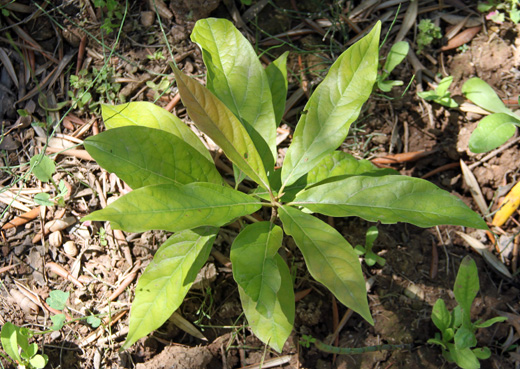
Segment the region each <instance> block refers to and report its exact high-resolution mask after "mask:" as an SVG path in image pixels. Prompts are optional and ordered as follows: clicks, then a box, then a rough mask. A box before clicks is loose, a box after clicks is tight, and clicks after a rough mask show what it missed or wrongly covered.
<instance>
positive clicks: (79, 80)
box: [68, 67, 121, 110]
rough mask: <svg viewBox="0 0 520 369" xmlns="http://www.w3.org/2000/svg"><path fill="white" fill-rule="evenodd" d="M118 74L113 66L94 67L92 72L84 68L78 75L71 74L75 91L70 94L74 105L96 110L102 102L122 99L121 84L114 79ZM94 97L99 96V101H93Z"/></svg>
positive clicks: (71, 81) (71, 83) (79, 107)
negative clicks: (119, 93) (120, 94)
mask: <svg viewBox="0 0 520 369" xmlns="http://www.w3.org/2000/svg"><path fill="white" fill-rule="evenodd" d="M116 76H117V74H116V72H115V70H114V68H113V67H103V68H101V69H99V70H98V69H97V68H96V67H92V70H91V72H90V73H89V71H88V70H87V69H82V70H80V71H79V73H78V75H77V76H76V75H71V76H70V85H71V86H72V87H73V88H74V91H68V95H69V97H70V98H71V100H72V102H73V106H74V105H75V107H77V108H78V109H81V110H82V109H85V108H88V109H91V110H94V109H95V108H96V107H97V106H98V105H99V104H100V103H101V102H117V101H120V97H119V96H118V92H119V90H121V84H119V83H117V82H115V81H114V79H115V77H116ZM91 91H93V92H94V93H95V96H93V95H92V93H91ZM93 97H97V98H98V99H99V101H96V102H92V100H93Z"/></svg>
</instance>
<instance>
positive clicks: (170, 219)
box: [82, 182, 261, 232]
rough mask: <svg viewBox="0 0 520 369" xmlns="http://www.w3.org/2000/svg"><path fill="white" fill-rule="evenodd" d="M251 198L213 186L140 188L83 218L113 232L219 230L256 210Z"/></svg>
mask: <svg viewBox="0 0 520 369" xmlns="http://www.w3.org/2000/svg"><path fill="white" fill-rule="evenodd" d="M260 207H261V204H260V203H259V202H258V201H256V200H255V199H254V198H252V197H251V196H248V195H246V194H243V193H241V192H238V191H235V190H233V189H230V188H227V187H222V186H219V185H216V184H213V183H204V182H201V183H189V184H187V185H183V186H178V185H174V184H171V185H170V184H162V185H155V186H147V187H141V188H139V189H137V190H134V191H132V192H130V193H128V194H126V195H125V196H123V197H121V198H119V199H117V200H116V201H114V202H113V203H112V204H110V205H108V206H107V207H106V208H104V209H102V210H98V211H95V212H93V213H91V214H89V215H87V216H86V217H84V218H83V219H82V221H86V220H100V221H110V222H112V227H113V228H114V229H122V230H125V231H127V232H144V231H149V230H152V229H163V230H166V231H170V232H178V231H182V230H185V229H192V228H195V227H200V226H215V227H220V226H223V225H224V224H226V223H228V222H230V221H231V220H233V219H235V218H237V217H240V216H243V215H246V214H251V213H254V212H255V211H257V210H258V209H259V208H260Z"/></svg>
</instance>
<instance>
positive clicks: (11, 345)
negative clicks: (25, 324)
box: [0, 322, 49, 369]
mask: <svg viewBox="0 0 520 369" xmlns="http://www.w3.org/2000/svg"><path fill="white" fill-rule="evenodd" d="M33 335H34V334H33V332H32V331H31V330H30V329H28V328H22V327H18V326H16V325H14V324H13V323H11V322H5V323H4V325H3V326H2V331H1V332H0V341H1V343H2V348H3V349H4V352H5V353H6V354H7V355H8V356H9V358H10V359H11V360H12V362H13V363H15V364H16V365H18V368H38V369H39V368H44V367H45V365H47V362H48V361H49V358H48V357H47V355H45V354H38V345H37V344H36V343H31V344H29V339H30V338H31V337H32V336H33ZM0 355H1V354H0ZM2 356H3V357H4V358H6V359H7V360H9V359H8V358H7V357H6V356H4V355H2Z"/></svg>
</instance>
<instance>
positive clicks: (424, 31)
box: [417, 19, 442, 54]
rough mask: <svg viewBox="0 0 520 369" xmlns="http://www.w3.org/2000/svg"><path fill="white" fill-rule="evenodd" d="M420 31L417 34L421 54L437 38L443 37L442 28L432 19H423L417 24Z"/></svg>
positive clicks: (418, 51) (418, 48)
mask: <svg viewBox="0 0 520 369" xmlns="http://www.w3.org/2000/svg"><path fill="white" fill-rule="evenodd" d="M417 28H419V33H418V34H417V53H418V54H420V53H421V52H422V51H423V50H424V48H426V47H427V46H430V45H431V44H432V42H433V41H434V40H436V39H440V38H442V33H441V29H440V27H439V26H436V25H435V24H433V22H432V21H431V19H422V20H421V21H420V22H419V24H418V25H417Z"/></svg>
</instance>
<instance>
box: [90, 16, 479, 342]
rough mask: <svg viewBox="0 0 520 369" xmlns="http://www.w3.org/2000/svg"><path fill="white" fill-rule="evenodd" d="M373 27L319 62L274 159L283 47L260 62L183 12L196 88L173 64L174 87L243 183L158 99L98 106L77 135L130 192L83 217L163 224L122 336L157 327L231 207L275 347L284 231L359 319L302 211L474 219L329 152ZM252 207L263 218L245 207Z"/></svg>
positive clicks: (345, 121)
mask: <svg viewBox="0 0 520 369" xmlns="http://www.w3.org/2000/svg"><path fill="white" fill-rule="evenodd" d="M380 27H381V25H380V23H377V24H376V26H375V27H374V28H373V30H372V31H371V32H370V33H369V34H367V35H366V36H365V37H364V38H363V39H361V40H359V41H358V42H357V43H355V44H354V45H352V46H351V47H350V48H349V49H348V50H346V51H345V52H344V53H343V54H342V55H341V56H340V57H339V58H338V60H336V62H335V63H334V64H333V65H332V66H331V67H330V69H329V71H328V74H327V76H326V77H325V79H324V80H323V81H322V82H321V84H320V85H319V86H318V87H317V88H316V90H315V91H314V93H313V94H312V96H311V97H310V99H309V101H308V102H307V104H306V106H305V108H304V111H303V112H302V115H301V117H300V120H299V122H298V124H297V126H296V129H295V131H294V134H293V138H292V143H291V145H290V146H289V148H288V150H287V153H286V155H285V158H284V161H283V166H282V168H281V169H275V166H274V164H275V158H276V157H277V148H276V127H277V125H278V124H279V123H280V121H281V119H282V116H283V112H284V107H285V98H286V95H287V70H286V59H287V53H285V54H283V55H281V56H280V57H279V58H278V59H276V60H275V61H274V62H273V63H271V64H270V65H269V66H268V67H267V68H265V69H264V68H263V66H262V65H261V63H260V61H259V59H258V57H257V55H256V53H255V51H254V49H253V47H252V46H251V44H250V43H249V42H248V41H247V40H246V39H245V38H244V37H243V36H242V34H241V33H240V32H239V31H238V30H237V29H236V28H235V27H234V26H233V25H232V23H231V22H229V21H226V20H223V19H203V20H199V21H198V22H197V23H196V25H195V28H194V30H193V34H192V36H191V37H192V40H193V41H194V42H196V43H197V44H198V45H199V46H200V47H201V49H202V56H203V59H204V62H205V64H206V68H207V86H206V87H204V86H203V85H201V84H200V83H199V82H197V81H196V80H194V79H192V78H190V77H188V76H186V75H184V74H183V73H182V72H181V71H180V70H178V69H177V68H176V67H173V69H174V74H175V78H176V81H177V86H178V89H179V93H180V95H181V98H182V102H183V104H184V106H185V107H186V109H187V111H188V114H189V116H190V118H191V119H192V121H193V122H194V123H195V124H196V126H197V127H198V128H199V129H200V130H201V131H202V132H204V133H205V134H206V135H207V136H209V137H210V138H211V139H212V140H213V141H214V142H215V143H216V144H217V145H218V146H219V147H220V148H221V149H222V151H223V153H224V154H225V155H226V156H227V158H228V159H229V160H230V161H231V162H232V163H233V168H234V171H235V179H236V181H235V182H236V183H238V182H239V181H240V180H242V179H244V180H246V181H247V182H246V183H247V184H256V185H258V187H257V188H256V189H254V190H251V191H249V192H248V193H244V192H240V191H238V190H237V189H234V188H232V187H231V186H229V185H228V184H227V183H226V181H225V180H224V179H223V178H222V176H221V175H220V174H219V172H218V171H217V169H216V168H215V165H214V163H213V159H212V156H211V155H210V153H209V152H208V151H207V150H206V148H205V146H204V145H203V144H202V142H201V141H200V140H199V138H198V137H197V136H196V135H195V134H194V133H193V131H192V130H191V129H190V128H189V127H188V126H187V125H185V124H184V123H183V122H182V121H180V120H179V119H178V118H176V117H175V116H173V115H172V114H170V113H168V112H167V111H166V110H164V109H162V108H160V107H157V106H155V105H153V104H151V103H147V102H140V103H137V102H134V103H129V104H123V105H118V106H103V111H102V113H103V118H104V121H105V126H106V127H107V128H108V130H107V131H105V132H102V133H100V134H98V135H96V136H93V137H89V138H88V139H86V140H85V147H86V149H87V150H88V152H89V153H90V154H91V155H92V156H93V157H94V158H95V159H96V160H97V162H98V163H99V164H100V165H101V166H102V167H103V168H105V169H106V170H108V171H110V172H115V173H116V174H117V175H118V176H119V177H120V178H121V179H123V180H124V181H125V182H126V183H127V184H128V185H129V186H130V187H131V188H132V189H133V191H132V192H130V193H128V194H126V195H124V196H122V197H121V198H119V199H117V200H116V201H114V202H113V203H111V204H110V205H109V206H107V207H106V208H104V209H102V210H99V211H96V212H93V213H92V214H90V215H88V216H86V217H85V218H83V220H84V221H86V220H91V221H110V222H111V224H112V227H114V228H116V229H122V230H125V231H129V232H143V231H148V230H154V229H162V230H166V231H170V232H174V233H173V235H172V236H171V237H170V238H169V239H168V240H167V241H166V242H165V243H164V244H162V245H161V246H160V248H159V250H158V251H157V253H156V254H155V256H154V259H153V261H152V262H151V263H150V265H148V267H147V268H146V270H145V272H144V273H143V275H142V276H141V277H140V279H139V281H138V283H137V286H136V289H135V299H134V301H133V304H132V309H131V314H130V327H129V333H128V336H127V339H126V342H125V343H124V345H123V348H128V347H129V346H130V345H132V344H133V343H134V342H135V341H136V340H138V339H139V338H141V337H143V336H145V335H147V334H148V333H150V332H151V331H152V330H154V329H157V328H159V327H160V326H161V325H162V324H163V323H164V322H165V321H166V320H167V319H168V318H169V317H170V316H171V314H172V313H173V312H174V311H175V310H176V309H177V308H178V307H179V306H180V305H181V303H182V301H183V299H184V297H185V295H186V294H187V292H188V290H189V289H190V286H191V284H192V283H193V281H194V279H195V277H196V275H197V272H198V271H199V269H200V268H201V267H202V266H203V265H204V263H205V262H206V260H207V258H208V255H209V253H210V250H211V247H212V244H213V242H214V240H215V237H216V236H217V233H218V232H219V227H224V226H226V225H227V224H229V223H231V222H233V221H234V220H235V219H237V218H239V217H245V218H243V219H244V221H243V222H241V223H240V224H242V225H243V228H242V230H241V231H240V233H239V234H238V236H237V237H236V238H235V240H234V241H233V244H232V246H231V261H232V264H233V276H234V279H235V280H236V282H237V283H238V289H239V293H240V299H241V302H242V306H243V309H244V312H245V316H246V317H247V320H248V322H249V324H250V327H251V329H252V331H253V332H254V333H255V334H256V336H257V337H258V338H260V339H261V340H262V341H263V342H265V343H267V344H269V345H270V346H271V347H272V348H274V349H275V350H277V351H281V350H282V347H283V345H284V343H285V341H286V340H287V338H288V336H289V334H290V332H291V330H292V328H293V323H294V310H295V301H294V291H293V285H292V279H291V274H290V272H289V268H288V266H287V264H286V262H285V260H284V259H283V258H282V256H281V255H280V254H279V253H278V251H279V249H280V248H281V247H282V244H283V240H284V233H285V234H287V235H289V236H292V237H293V239H294V241H295V243H296V245H297V246H298V248H299V249H300V251H301V253H302V254H303V258H304V259H305V262H306V265H307V268H308V269H309V272H310V274H311V275H312V276H313V277H314V278H315V279H316V280H317V281H318V282H321V283H322V284H323V285H325V286H326V287H327V288H328V289H329V290H330V291H331V292H332V293H333V294H334V295H335V296H336V297H337V299H338V300H339V301H341V302H342V303H343V304H345V305H346V306H348V307H349V308H351V309H352V310H354V311H356V312H357V313H359V314H360V315H361V316H362V317H363V318H364V319H366V320H367V321H368V322H369V323H373V320H372V317H371V315H370V311H369V307H368V302H367V295H366V289H365V282H364V278H363V274H362V271H361V266H360V263H359V260H358V257H357V255H356V253H355V252H354V250H353V248H352V246H351V245H350V244H349V243H348V242H347V241H346V240H345V238H344V237H343V235H341V234H340V233H339V232H338V231H337V230H336V229H334V228H333V227H331V226H330V225H328V224H327V223H326V222H324V221H322V220H321V219H320V218H319V217H318V216H314V215H312V214H311V213H320V214H323V215H326V216H335V217H347V216H360V217H362V218H364V219H366V220H368V221H380V222H381V223H396V222H399V221H403V222H409V223H412V224H415V225H417V226H421V227H430V226H434V225H437V224H457V225H464V226H467V227H476V228H486V224H485V223H484V221H483V220H482V219H481V218H480V217H479V216H478V215H477V214H476V213H474V212H473V211H472V210H470V209H469V208H468V207H467V206H466V205H464V203H463V202H462V201H461V200H459V199H457V198H456V197H453V196H451V195H450V194H449V193H447V192H446V191H443V190H441V189H439V188H438V187H436V186H435V185H433V184H431V183H429V182H427V181H425V180H421V179H417V178H411V177H407V176H400V175H394V174H395V172H392V175H391V174H389V173H390V172H388V170H384V169H378V168H376V167H375V166H373V165H372V164H371V163H370V162H368V161H366V160H356V159H355V158H354V157H353V156H351V155H349V154H347V153H344V152H341V151H335V150H336V149H337V148H338V147H339V146H340V145H341V143H342V142H343V141H344V139H345V137H346V136H347V133H348V130H349V127H350V125H351V123H352V122H354V121H355V120H356V118H357V117H358V115H359V114H360V111H361V108H362V105H363V104H364V103H365V101H366V100H367V99H368V97H369V96H370V93H371V91H372V88H373V86H374V83H375V80H376V76H377V65H378V45H379V33H380ZM236 188H238V186H237V185H236ZM262 209H263V211H262ZM255 212H259V214H258V215H259V216H265V219H266V220H265V221H256V219H253V218H252V217H250V216H248V215H249V214H251V213H255Z"/></svg>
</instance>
